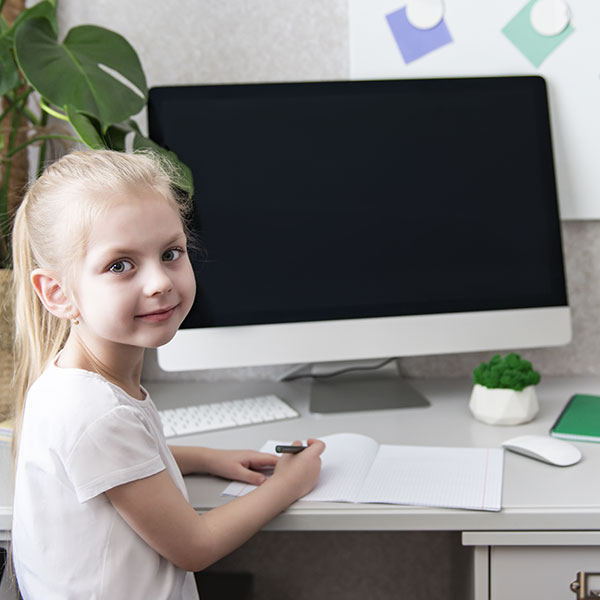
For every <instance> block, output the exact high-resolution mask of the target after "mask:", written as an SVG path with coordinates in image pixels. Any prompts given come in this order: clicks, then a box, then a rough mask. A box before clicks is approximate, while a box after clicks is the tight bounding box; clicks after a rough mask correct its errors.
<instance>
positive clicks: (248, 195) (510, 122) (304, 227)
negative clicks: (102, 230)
mask: <svg viewBox="0 0 600 600" xmlns="http://www.w3.org/2000/svg"><path fill="white" fill-rule="evenodd" d="M148 114H149V130H150V136H151V137H152V139H154V140H155V141H156V142H158V143H160V144H161V145H163V146H166V147H167V148H169V149H171V150H173V151H174V152H175V153H176V154H177V155H178V156H179V158H180V159H181V160H182V161H183V162H185V163H186V164H187V165H188V166H189V167H190V168H191V170H192V172H193V175H194V181H195V195H194V217H193V228H194V230H195V234H196V239H197V243H198V244H199V246H200V247H201V248H202V251H201V252H194V253H193V262H194V268H195V271H196V277H197V284H198V293H197V298H196V302H195V305H194V307H193V308H192V311H191V313H190V315H189V316H188V318H187V319H186V321H185V323H184V327H205V326H230V325H251V324H267V323H288V322H305V321H324V320H331V319H352V318H369V317H385V316H402V315H421V314H423V315H424V314H436V313H453V312H465V311H483V310H502V309H515V308H533V307H551V306H565V305H566V304H567V298H566V288H565V279H564V270H563V263H562V249H561V237H560V221H559V216H558V207H557V198H556V185H555V176H554V168H553V158H552V145H551V137H550V126H549V116H548V106H547V97H546V86H545V83H544V80H543V79H542V78H541V77H534V76H532V77H497V78H464V79H433V80H392V81H343V82H315V83H282V84H241V85H207V86H182V87H163V88H153V89H152V90H150V99H149V113H148Z"/></svg>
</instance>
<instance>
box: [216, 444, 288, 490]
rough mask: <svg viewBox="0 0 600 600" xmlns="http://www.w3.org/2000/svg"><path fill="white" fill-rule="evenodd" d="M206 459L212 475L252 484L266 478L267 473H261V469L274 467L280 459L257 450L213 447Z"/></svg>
mask: <svg viewBox="0 0 600 600" xmlns="http://www.w3.org/2000/svg"><path fill="white" fill-rule="evenodd" d="M206 459H207V464H206V470H207V471H208V472H209V473H211V474H212V475H219V476H220V477H225V478H226V479H235V480H236V481H242V482H244V483H250V484H252V485H260V484H261V483H263V482H264V481H265V480H266V477H265V475H263V474H262V473H259V472H258V471H259V470H261V469H267V468H272V467H274V466H275V465H276V464H277V461H278V458H277V456H275V455H274V454H265V453H264V452H257V451H255V450H214V449H211V450H210V454H209V456H207V457H206Z"/></svg>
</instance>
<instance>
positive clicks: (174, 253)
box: [162, 248, 183, 262]
mask: <svg viewBox="0 0 600 600" xmlns="http://www.w3.org/2000/svg"><path fill="white" fill-rule="evenodd" d="M182 254H183V251H182V250H179V248H171V249H170V250H167V251H166V252H165V253H164V254H163V255H162V259H163V260H164V261H165V262H173V261H174V260H177V259H178V258H179V257H180V256H181V255H182Z"/></svg>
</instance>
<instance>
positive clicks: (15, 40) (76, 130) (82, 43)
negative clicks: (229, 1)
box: [0, 0, 193, 267]
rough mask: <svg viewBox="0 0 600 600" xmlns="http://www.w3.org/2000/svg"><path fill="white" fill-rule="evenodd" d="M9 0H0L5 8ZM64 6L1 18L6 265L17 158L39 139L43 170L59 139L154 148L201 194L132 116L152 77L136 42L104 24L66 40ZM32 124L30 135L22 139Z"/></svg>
mask: <svg viewBox="0 0 600 600" xmlns="http://www.w3.org/2000/svg"><path fill="white" fill-rule="evenodd" d="M4 3H5V0H0V10H1V9H2V7H3V6H4ZM56 9H57V0H42V1H41V2H38V3H37V4H35V5H34V6H32V7H30V8H27V9H25V10H23V11H22V12H21V13H20V14H19V15H18V17H17V18H16V19H15V21H14V22H13V23H12V24H9V23H8V22H7V21H6V19H5V18H4V17H3V16H0V96H1V97H2V110H1V114H0V157H1V160H2V183H1V185H0V263H1V265H2V266H5V267H9V266H10V229H11V217H12V214H13V213H14V210H15V209H16V206H15V202H14V201H12V202H10V201H9V188H10V183H9V182H10V177H11V168H12V163H13V160H14V159H15V157H17V156H18V155H19V154H20V153H22V152H24V151H25V150H26V149H27V148H28V147H29V146H31V145H32V144H37V145H39V147H40V151H39V159H38V166H37V172H38V174H39V173H40V172H41V171H42V169H43V167H44V164H45V161H46V153H47V150H46V148H47V144H48V142H50V141H51V140H66V141H67V142H72V143H77V144H84V145H85V146H87V147H89V148H109V149H112V150H118V151H124V150H125V149H126V145H127V147H131V148H133V149H141V148H148V149H152V150H154V151H155V152H157V153H159V154H164V155H167V156H168V157H169V159H170V160H171V161H172V162H174V163H175V164H176V165H177V166H178V167H179V172H180V175H181V177H180V187H181V189H182V190H183V191H185V192H187V193H189V194H191V193H192V192H193V180H192V175H191V172H190V170H189V169H188V168H187V167H186V166H185V165H184V164H183V163H181V162H180V161H179V160H178V159H177V157H176V156H175V155H174V154H173V153H172V152H169V151H167V150H166V149H164V148H162V147H160V146H159V145H157V144H156V143H154V142H153V141H152V140H150V139H148V138H147V137H145V136H143V135H142V133H141V131H140V129H139V127H138V125H137V123H136V122H135V121H134V120H133V119H132V117H133V116H135V115H136V114H138V113H139V112H140V111H141V110H142V109H143V108H144V106H145V105H146V103H147V99H148V88H147V84H146V77H145V75H144V71H143V68H142V65H141V62H140V59H139V57H138V55H137V53H136V52H135V50H134V49H133V47H132V46H131V45H130V44H129V42H128V41H127V40H126V39H125V38H124V37H123V36H121V35H120V34H118V33H116V32H114V31H111V30H109V29H105V28H103V27H98V26H96V25H80V26H77V27H73V28H72V29H70V30H69V31H68V32H67V34H66V35H65V36H64V38H63V39H62V41H61V40H59V32H58V23H57V16H56ZM32 105H33V108H32ZM49 115H52V116H54V117H56V118H58V119H60V120H62V121H65V122H67V123H68V124H70V126H71V127H70V128H69V130H68V131H65V132H56V131H53V130H51V129H49V128H48V116H49ZM24 124H25V125H24ZM24 126H25V127H26V128H27V134H26V136H25V139H21V140H19V132H20V131H21V132H22V131H23V129H24ZM21 138H22V136H21Z"/></svg>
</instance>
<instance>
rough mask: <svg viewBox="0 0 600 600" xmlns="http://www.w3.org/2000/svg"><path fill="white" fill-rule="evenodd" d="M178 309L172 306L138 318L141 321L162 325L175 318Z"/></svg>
mask: <svg viewBox="0 0 600 600" xmlns="http://www.w3.org/2000/svg"><path fill="white" fill-rule="evenodd" d="M176 308H177V306H172V307H171V308H166V309H164V310H159V311H156V312H153V313H148V314H147V315H138V316H137V317H136V318H137V319H141V320H142V321H148V322H150V323H160V322H161V321H166V320H168V319H170V318H171V317H172V316H173V313H174V312H175V309H176Z"/></svg>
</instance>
